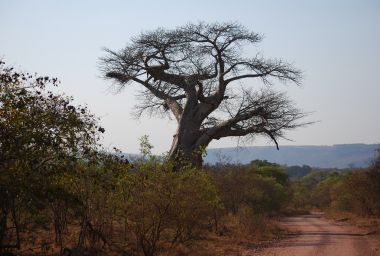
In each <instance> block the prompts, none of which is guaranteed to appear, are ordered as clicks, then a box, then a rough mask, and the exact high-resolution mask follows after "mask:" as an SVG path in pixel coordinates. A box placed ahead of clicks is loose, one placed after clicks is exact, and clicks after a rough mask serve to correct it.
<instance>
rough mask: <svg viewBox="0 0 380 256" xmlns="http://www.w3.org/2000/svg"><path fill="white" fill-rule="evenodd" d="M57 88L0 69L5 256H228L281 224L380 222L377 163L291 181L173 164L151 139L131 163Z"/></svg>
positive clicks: (280, 170)
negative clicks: (287, 218) (351, 219)
mask: <svg viewBox="0 0 380 256" xmlns="http://www.w3.org/2000/svg"><path fill="white" fill-rule="evenodd" d="M58 84H59V81H58V80H57V79H56V78H50V77H45V76H39V75H36V74H29V73H20V72H17V71H15V70H13V69H12V68H8V67H6V66H5V63H3V62H1V64H0V131H1V133H0V254H4V255H6V254H7V255H12V254H17V255H145V256H153V255H225V254H227V253H235V252H238V251H241V250H243V249H244V248H253V247H255V246H256V245H257V243H259V242H260V241H267V240H272V239H276V238H278V237H279V236H281V234H282V232H283V231H282V230H281V229H280V228H279V227H278V225H277V220H278V218H279V217H281V216H283V215H286V214H291V213H297V212H298V213H300V212H305V211H307V210H310V209H313V208H319V209H324V210H336V211H344V212H350V213H353V214H357V215H361V216H372V217H378V216H379V215H380V187H379V184H380V182H379V181H380V156H379V157H378V158H377V159H376V161H375V162H374V164H373V166H372V167H371V168H369V169H368V170H360V171H352V172H349V173H347V172H344V173H343V172H335V171H323V170H311V168H310V170H309V169H308V167H302V168H301V167H300V168H301V169H300V170H298V169H297V168H295V169H294V168H293V169H294V170H295V171H293V173H295V175H292V177H293V178H292V179H289V176H288V172H287V169H286V168H285V167H282V166H279V165H277V164H274V163H269V162H267V161H260V160H255V161H252V162H251V163H250V164H248V165H230V164H218V165H215V166H204V167H202V168H201V167H194V165H191V164H189V163H188V162H186V161H183V162H180V164H179V162H178V161H179V160H178V159H176V162H175V163H174V162H173V161H170V160H169V159H168V158H166V157H161V158H158V157H155V156H153V155H152V154H151V149H152V145H150V143H149V140H148V137H147V136H144V137H142V138H141V139H140V147H141V157H140V158H138V159H135V161H133V162H129V161H128V160H126V159H125V158H124V157H123V155H122V154H121V152H120V151H117V150H115V151H114V152H107V150H105V149H104V148H102V146H101V145H100V143H99V139H100V138H101V134H102V133H104V132H105V130H104V129H103V128H102V127H101V126H99V124H98V120H97V118H96V117H95V116H94V115H93V114H91V113H90V112H89V110H88V109H87V108H86V107H85V106H76V105H74V104H73V103H72V101H73V99H72V98H70V97H67V96H64V95H60V94H56V93H54V92H53V91H51V90H50V89H51V88H52V87H54V86H57V85H58ZM178 166H180V168H179V167H178ZM296 169H297V170H296ZM306 169H308V170H306ZM306 173H307V174H306ZM305 174H306V175H305ZM294 177H295V178H294Z"/></svg>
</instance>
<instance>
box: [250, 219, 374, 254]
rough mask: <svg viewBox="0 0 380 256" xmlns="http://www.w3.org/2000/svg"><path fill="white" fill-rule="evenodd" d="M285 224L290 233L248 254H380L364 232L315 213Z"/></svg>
mask: <svg viewBox="0 0 380 256" xmlns="http://www.w3.org/2000/svg"><path fill="white" fill-rule="evenodd" d="M281 223H282V226H283V227H284V228H286V229H288V230H289V231H290V236H289V238H287V239H284V240H282V241H280V242H278V243H276V244H273V245H271V246H270V247H268V248H266V249H263V250H262V251H260V252H256V253H253V254H248V255H257V256H325V255H326V256H380V251H379V250H377V251H376V249H375V248H374V247H373V246H372V245H371V244H370V243H369V242H368V239H367V237H366V236H365V232H363V231H361V230H359V229H357V228H355V227H352V226H348V225H346V224H343V223H337V222H334V221H330V220H327V219H325V218H323V217H322V214H318V213H314V214H311V215H303V216H297V217H290V218H285V219H284V220H283V221H282V222H281Z"/></svg>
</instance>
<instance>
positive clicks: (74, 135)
mask: <svg viewBox="0 0 380 256" xmlns="http://www.w3.org/2000/svg"><path fill="white" fill-rule="evenodd" d="M49 84H50V85H57V84H58V80H57V79H56V78H49V77H45V76H44V77H42V76H37V75H31V74H29V73H21V72H17V71H15V70H13V68H8V67H6V66H5V63H4V62H0V173H1V175H0V252H1V250H2V249H3V248H19V247H20V237H19V233H20V228H21V226H24V225H21V223H20V211H21V210H22V209H27V210H26V211H30V209H31V208H33V207H34V206H35V205H38V207H39V208H43V207H45V208H46V207H47V206H48V204H49V203H54V202H55V201H54V200H55V199H57V198H53V199H52V197H53V194H54V196H58V197H59V198H62V197H63V196H64V195H65V193H63V192H62V190H60V187H59V184H58V183H59V182H58V181H59V178H60V177H62V176H63V175H64V173H67V172H70V171H71V172H72V170H73V166H74V163H75V162H76V161H77V159H78V158H81V157H85V156H88V155H92V153H93V152H94V151H95V150H96V149H97V147H98V143H97V141H98V138H99V135H98V131H103V128H101V127H98V126H97V124H96V122H97V121H96V119H95V118H94V116H93V115H91V114H90V113H89V112H88V109H87V108H86V107H80V106H79V107H75V106H73V105H72V103H71V98H68V97H64V96H62V95H57V94H54V93H53V92H51V91H48V90H46V88H45V87H46V86H47V85H49ZM53 201H54V202H53ZM57 212H58V211H57ZM59 213H60V214H61V213H62V214H64V212H59ZM56 217H59V216H56V215H55V216H54V218H56ZM12 226H14V227H15V228H14V229H15V237H14V236H12V234H14V233H12V232H10V229H11V228H10V227H12ZM56 227H57V225H56ZM59 230H60V228H59ZM56 231H57V229H56ZM58 233H60V231H59V232H58ZM57 240H59V239H57Z"/></svg>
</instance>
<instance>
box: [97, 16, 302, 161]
mask: <svg viewBox="0 0 380 256" xmlns="http://www.w3.org/2000/svg"><path fill="white" fill-rule="evenodd" d="M261 40H262V36H261V35H259V34H257V33H253V32H250V31H248V30H247V29H246V28H245V27H243V26H241V25H239V24H236V23H222V24H219V23H216V24H205V23H199V24H188V25H186V26H182V27H179V28H177V29H174V30H166V29H162V28H160V29H157V30H155V31H151V32H147V33H143V34H141V35H139V36H138V37H135V38H133V39H132V43H131V44H129V45H128V46H127V47H125V48H124V49H122V50H120V51H118V52H116V51H112V50H109V49H106V53H107V54H106V55H105V56H104V57H103V58H101V71H102V73H103V74H104V76H105V78H108V79H112V80H113V81H116V82H117V83H119V84H120V88H123V87H124V86H126V85H128V84H130V83H137V84H139V85H140V86H141V87H142V90H141V99H142V101H141V104H140V105H138V106H137V109H136V110H137V111H136V114H137V116H138V117H139V116H141V114H142V113H144V112H148V113H150V114H167V113H169V111H170V112H171V113H172V115H173V116H174V117H175V119H176V120H177V130H176V133H175V135H174V136H173V142H172V146H171V149H170V152H169V155H170V158H172V159H173V158H177V157H179V156H181V157H185V158H186V159H188V160H190V161H191V163H192V164H194V165H201V164H202V152H203V149H205V148H206V147H207V145H208V144H209V143H210V142H211V141H212V140H219V139H221V138H224V137H240V136H251V137H253V136H256V135H259V134H260V135H264V136H267V137H269V138H270V139H271V140H273V142H274V143H275V144H276V145H277V139H278V138H280V137H283V135H284V131H286V130H289V129H294V128H296V127H299V126H301V125H302V124H301V123H300V122H299V120H300V119H301V118H302V117H304V115H305V114H303V113H302V112H301V111H300V110H298V109H297V108H295V107H294V104H293V103H292V102H291V101H290V100H288V99H287V97H286V96H285V94H283V93H279V92H275V91H273V90H271V89H270V88H269V87H268V86H266V87H264V88H263V89H261V90H253V89H252V87H249V86H245V85H244V86H243V84H242V82H245V80H246V79H249V78H256V79H260V80H261V81H262V82H263V83H264V84H265V85H270V84H272V83H273V82H274V81H275V80H280V81H282V82H287V81H290V82H294V83H296V84H299V83H300V80H301V72H300V71H299V70H297V69H295V68H293V67H292V66H291V65H290V64H288V63H287V62H284V61H282V60H278V59H264V58H263V57H262V56H261V55H260V54H256V56H254V57H252V58H248V57H245V56H243V51H242V46H243V45H245V44H251V45H255V44H257V43H259V42H260V41H261ZM239 84H240V86H239ZM277 147H278V145H277Z"/></svg>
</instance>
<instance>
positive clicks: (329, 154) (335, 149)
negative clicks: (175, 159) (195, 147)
mask: <svg viewBox="0 0 380 256" xmlns="http://www.w3.org/2000/svg"><path fill="white" fill-rule="evenodd" d="M379 148H380V144H340V145H333V146H282V147H280V150H277V149H276V148H275V147H273V146H256V147H238V148H210V149H208V150H207V156H206V157H205V158H204V161H205V163H209V164H215V163H217V162H230V163H241V164H246V163H249V162H250V161H252V160H255V159H260V160H268V161H269V162H274V163H278V164H282V165H288V166H292V165H300V166H302V165H309V166H312V167H320V168H358V167H368V166H369V165H370V164H371V161H372V159H374V157H375V152H376V149H379Z"/></svg>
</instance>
